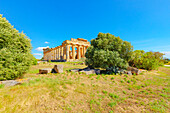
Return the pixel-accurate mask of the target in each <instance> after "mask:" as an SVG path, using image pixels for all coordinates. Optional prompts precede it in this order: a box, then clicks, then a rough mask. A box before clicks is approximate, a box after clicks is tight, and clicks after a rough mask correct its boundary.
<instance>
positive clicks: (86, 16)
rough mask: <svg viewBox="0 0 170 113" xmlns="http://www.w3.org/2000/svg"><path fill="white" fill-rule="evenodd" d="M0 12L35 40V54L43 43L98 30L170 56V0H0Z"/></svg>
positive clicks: (90, 35) (38, 54) (53, 44)
mask: <svg viewBox="0 0 170 113" xmlns="http://www.w3.org/2000/svg"><path fill="white" fill-rule="evenodd" d="M0 14H3V16H4V17H6V18H7V20H8V21H9V22H10V23H11V24H12V25H14V27H15V28H16V29H18V30H19V31H20V32H21V31H24V33H26V35H27V36H28V37H29V38H30V39H31V40H32V41H31V43H32V46H33V49H32V53H33V54H34V55H35V56H36V58H41V57H42V51H41V50H42V47H47V46H49V47H56V46H58V45H60V44H61V43H62V42H63V41H64V40H70V39H71V38H85V39H87V40H88V41H90V40H91V39H93V38H96V36H97V34H98V33H99V32H103V33H111V34H113V35H115V36H120V38H122V39H123V40H126V41H130V42H131V44H132V45H133V46H134V49H135V50H137V49H142V50H145V51H160V52H164V53H165V54H166V55H165V57H168V58H170V0H0Z"/></svg>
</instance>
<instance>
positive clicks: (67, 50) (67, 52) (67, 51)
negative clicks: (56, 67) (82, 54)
mask: <svg viewBox="0 0 170 113" xmlns="http://www.w3.org/2000/svg"><path fill="white" fill-rule="evenodd" d="M69 51H70V46H69V45H67V46H66V61H69V59H70V55H69Z"/></svg>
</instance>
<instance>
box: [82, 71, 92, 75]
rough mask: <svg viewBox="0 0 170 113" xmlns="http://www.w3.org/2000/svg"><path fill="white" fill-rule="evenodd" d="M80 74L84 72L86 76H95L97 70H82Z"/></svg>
mask: <svg viewBox="0 0 170 113" xmlns="http://www.w3.org/2000/svg"><path fill="white" fill-rule="evenodd" d="M79 72H82V73H86V75H90V74H95V70H90V71H88V70H82V71H79Z"/></svg>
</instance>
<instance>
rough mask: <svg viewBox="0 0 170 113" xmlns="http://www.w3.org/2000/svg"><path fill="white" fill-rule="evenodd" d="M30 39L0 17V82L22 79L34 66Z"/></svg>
mask: <svg viewBox="0 0 170 113" xmlns="http://www.w3.org/2000/svg"><path fill="white" fill-rule="evenodd" d="M31 48H32V47H31V43H30V39H28V38H27V36H26V35H25V34H24V33H23V32H21V33H19V32H18V30H16V29H15V28H13V26H12V25H11V24H10V23H9V22H8V21H7V20H6V18H3V17H2V15H0V80H7V79H16V78H18V77H21V76H22V75H23V73H24V72H26V71H27V70H28V69H29V67H30V65H31V64H32V58H33V56H32V54H31Z"/></svg>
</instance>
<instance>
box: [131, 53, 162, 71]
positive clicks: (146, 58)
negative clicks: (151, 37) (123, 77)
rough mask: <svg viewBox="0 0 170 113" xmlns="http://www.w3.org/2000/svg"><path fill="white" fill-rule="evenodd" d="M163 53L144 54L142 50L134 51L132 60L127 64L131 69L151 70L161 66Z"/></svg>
mask: <svg viewBox="0 0 170 113" xmlns="http://www.w3.org/2000/svg"><path fill="white" fill-rule="evenodd" d="M163 55H164V54H163V53H160V52H145V51H144V50H135V51H134V52H133V55H132V60H131V61H129V64H130V65H131V66H133V67H137V68H142V69H147V70H153V69H157V68H158V67H159V66H160V65H163V63H164V61H163Z"/></svg>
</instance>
